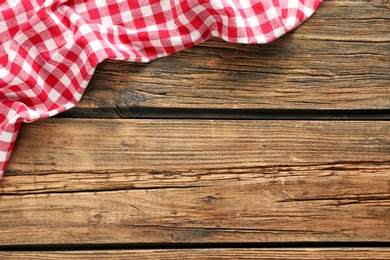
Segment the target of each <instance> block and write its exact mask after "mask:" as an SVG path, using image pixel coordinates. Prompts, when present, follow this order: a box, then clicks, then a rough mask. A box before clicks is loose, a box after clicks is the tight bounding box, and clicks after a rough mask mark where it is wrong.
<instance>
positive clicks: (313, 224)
mask: <svg viewBox="0 0 390 260" xmlns="http://www.w3.org/2000/svg"><path fill="white" fill-rule="evenodd" d="M32 151H33V152H32ZM389 172H390V122H380V121H377V122H348V121H343V122H336V121H323V122H316V121H229V120H221V121H212V120H125V119H123V120H114V119H107V120H90V119H48V120H44V121H41V122H37V123H34V124H31V125H25V126H24V127H23V129H22V131H21V133H20V138H19V140H18V144H17V146H16V149H15V153H14V154H13V157H12V159H11V162H10V165H9V171H8V172H7V173H6V176H5V178H4V180H3V182H2V183H1V184H0V185H1V188H0V190H1V194H2V195H1V199H0V215H1V226H2V227H1V229H0V244H3V245H4V244H8V245H16V244H19V245H22V244H25V245H29V244H85V243H87V244H88V243H143V242H147V243H169V242H191V243H198V242H203V243H209V242H215V241H218V242H297V241H298V242H305V241H322V242H324V241H329V242H334V241H389V240H390V233H389V232H384V231H385V230H389V229H390V218H389V216H390V209H389V206H390V174H389ZM16 230H17V232H15V231H16Z"/></svg>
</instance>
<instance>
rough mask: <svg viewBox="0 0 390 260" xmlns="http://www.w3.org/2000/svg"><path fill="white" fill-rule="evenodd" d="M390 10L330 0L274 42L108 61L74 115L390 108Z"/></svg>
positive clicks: (210, 45) (217, 43)
mask: <svg viewBox="0 0 390 260" xmlns="http://www.w3.org/2000/svg"><path fill="white" fill-rule="evenodd" d="M389 20H390V10H389V9H387V8H386V6H385V5H382V4H381V3H379V2H378V1H377V0H366V1H355V0H354V1H352V0H351V1H346V0H334V1H331V0H327V1H324V3H323V5H322V6H321V7H320V9H319V10H318V12H317V13H315V15H314V16H313V17H312V18H311V19H309V20H308V21H307V22H306V23H305V24H303V25H302V26H300V27H299V28H298V29H297V30H296V31H294V32H293V33H290V34H288V35H285V36H283V37H282V38H281V39H278V40H277V41H275V42H273V43H271V44H267V45H249V46H248V45H238V44H231V43H226V42H223V41H221V40H216V39H212V40H209V41H207V42H205V43H203V44H201V45H199V46H196V47H193V48H191V49H188V50H185V51H182V52H180V53H177V54H174V55H172V56H169V57H166V58H161V59H158V60H156V61H154V62H151V63H149V64H132V63H126V62H118V61H106V62H104V63H102V64H101V65H100V66H99V67H98V69H97V73H96V74H95V76H94V78H93V80H92V81H91V83H90V85H89V86H88V88H87V91H86V93H85V95H84V98H83V100H82V101H81V103H80V104H79V106H78V107H77V108H75V109H73V110H71V111H69V112H68V113H67V116H85V117H88V116H89V117H91V116H94V117H97V116H98V117H137V115H138V114H137V110H136V109H135V108H139V107H141V108H142V107H155V108H187V109H188V108H204V109H299V110H307V109H314V110H321V109H323V110H329V109H390V94H389V93H390V85H389V81H390V34H389V31H390V23H389Z"/></svg>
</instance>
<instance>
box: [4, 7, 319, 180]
mask: <svg viewBox="0 0 390 260" xmlns="http://www.w3.org/2000/svg"><path fill="white" fill-rule="evenodd" d="M321 2H322V1H321V0H282V1H277V0H219V1H214V0H209V1H206V0H198V1H195V0H194V1H183V0H139V1H134V0H94V1H90V0H87V1H80V0H50V1H45V0H33V1H30V0H29V1H26V0H22V1H15V3H14V1H4V0H3V1H1V0H0V130H1V132H0V178H1V177H2V176H3V174H4V172H5V169H6V165H7V162H8V160H9V157H10V154H11V151H12V148H13V146H14V143H15V140H16V136H17V134H18V131H19V127H20V125H21V123H22V122H33V121H35V120H37V119H40V118H47V117H50V116H54V115H56V114H58V113H60V112H62V111H65V110H67V109H70V108H72V107H74V106H75V105H76V104H77V103H78V102H79V100H80V99H81V97H82V95H83V93H84V90H85V88H86V87H87V85H88V82H89V81H90V79H91V77H92V75H93V72H94V70H95V68H96V66H97V64H98V63H100V62H101V61H103V60H105V59H116V60H124V61H130V62H148V61H151V60H153V59H156V58H159V57H163V56H166V55H169V54H172V53H174V52H178V51H180V50H183V49H185V48H189V47H191V46H194V45H196V44H198V43H200V42H202V41H205V40H207V39H209V38H210V37H213V36H215V37H219V38H222V39H223V40H225V41H229V42H236V43H268V42H270V41H273V40H275V39H276V38H278V37H280V36H281V35H283V34H285V33H287V32H289V31H291V30H293V29H294V28H296V27H297V26H299V25H300V24H301V23H302V22H304V21H305V20H306V19H307V18H309V17H310V16H311V15H312V14H313V13H314V11H315V10H316V9H317V8H318V6H319V5H320V4H321Z"/></svg>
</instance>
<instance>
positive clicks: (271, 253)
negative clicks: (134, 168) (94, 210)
mask: <svg viewBox="0 0 390 260" xmlns="http://www.w3.org/2000/svg"><path fill="white" fill-rule="evenodd" d="M0 258H1V259H3V260H12V259H18V260H19V259H141V260H143V259H173V260H176V259H267V260H268V259H291V260H294V259H297V260H306V259H313V260H315V259H342V260H357V259H361V260H365V259H367V260H368V259H389V258H390V249H389V248H348V249H346V248H323V249H319V248H317V249H316V248H302V249H290V248H283V249H252V248H246V249H181V250H180V249H172V250H111V251H106V250H102V251H100V250H95V251H62V252H61V251H57V252H12V251H11V252H0Z"/></svg>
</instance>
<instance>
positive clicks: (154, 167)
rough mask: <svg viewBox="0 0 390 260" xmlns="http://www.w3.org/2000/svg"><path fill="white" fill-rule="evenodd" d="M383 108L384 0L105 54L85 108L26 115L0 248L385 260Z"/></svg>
mask: <svg viewBox="0 0 390 260" xmlns="http://www.w3.org/2000/svg"><path fill="white" fill-rule="evenodd" d="M389 119H390V3H389V2H388V1H387V0H325V2H324V3H323V5H322V6H321V7H320V9H319V10H318V11H317V13H316V14H315V15H314V16H313V17H312V18H311V19H310V20H308V21H307V22H306V23H305V24H303V25H302V26H301V27H299V28H298V29H297V30H295V31H294V32H293V33H290V34H288V35H285V36H283V37H282V38H280V39H278V40H276V41H275V42H273V43H271V44H267V45H238V44H231V43H226V42H223V41H221V40H219V39H211V40H209V41H207V42H205V43H203V44H201V45H199V46H196V47H193V48H191V49H188V50H185V51H182V52H180V53H177V54H174V55H172V56H169V57H166V58H162V59H159V60H156V61H153V62H151V63H149V64H132V63H125V62H119V61H106V62H104V63H102V64H101V65H99V67H98V69H97V71H96V73H95V75H94V78H93V80H92V81H91V83H90V85H89V86H88V89H87V91H86V93H85V95H84V97H83V99H82V101H81V102H80V104H79V105H78V106H77V107H76V108H74V109H72V110H69V111H67V112H65V113H63V114H61V115H59V116H57V117H56V118H51V119H46V120H41V121H39V122H34V123H32V124H25V125H23V127H22V130H21V133H20V135H19V138H18V141H17V144H16V148H15V150H14V153H13V155H12V158H11V161H10V164H9V167H8V170H7V172H6V175H5V177H4V180H3V181H2V182H0V250H1V252H0V258H1V259H30V258H50V259H53V258H59V259H73V258H74V259H76V258H80V257H82V258H83V259H86V258H96V257H99V258H102V259H110V258H113V259H114V258H115V259H117V258H124V259H128V258H132V259H145V258H149V259H161V258H164V259H182V258H191V259H228V258H244V259H252V258H258V259H269V258H271V257H273V258H289V259H323V258H328V259H334V258H337V259H386V258H390V249H389V247H388V246H390V232H389V231H390V121H389Z"/></svg>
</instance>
